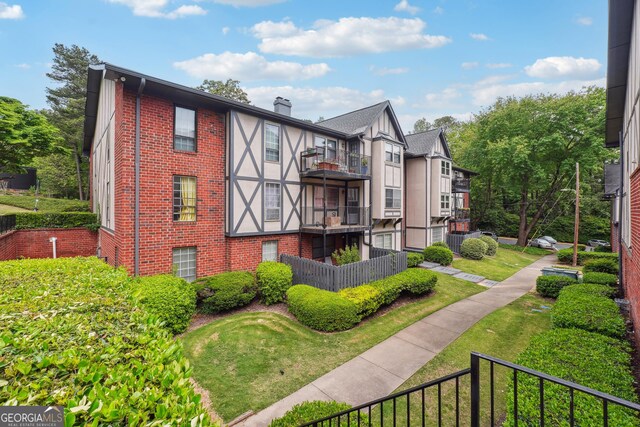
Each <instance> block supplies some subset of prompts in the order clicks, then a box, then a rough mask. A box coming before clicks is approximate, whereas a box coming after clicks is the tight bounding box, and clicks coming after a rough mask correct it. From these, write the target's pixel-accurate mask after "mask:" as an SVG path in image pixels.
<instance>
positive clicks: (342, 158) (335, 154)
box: [300, 147, 371, 181]
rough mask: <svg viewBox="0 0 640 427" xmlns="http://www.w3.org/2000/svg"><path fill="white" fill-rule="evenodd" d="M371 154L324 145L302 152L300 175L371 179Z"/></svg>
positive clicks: (342, 178) (304, 176) (305, 176)
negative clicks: (331, 148) (324, 146)
mask: <svg viewBox="0 0 640 427" xmlns="http://www.w3.org/2000/svg"><path fill="white" fill-rule="evenodd" d="M370 165H371V156H365V155H364V154H358V153H352V152H349V151H345V150H329V149H326V148H323V147H315V148H308V149H306V150H305V151H303V152H302V153H300V177H302V178H329V179H340V180H347V181H351V180H363V179H371V169H370Z"/></svg>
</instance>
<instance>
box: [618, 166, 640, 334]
mask: <svg viewBox="0 0 640 427" xmlns="http://www.w3.org/2000/svg"><path fill="white" fill-rule="evenodd" d="M628 194H629V198H630V201H631V218H630V219H631V242H630V243H631V248H632V251H630V250H629V248H627V247H624V248H622V250H621V251H620V252H621V254H622V262H623V266H622V270H623V272H624V287H625V297H626V298H627V299H628V300H629V305H630V310H631V319H632V320H633V325H634V330H635V335H636V342H637V343H640V169H637V170H636V171H635V173H634V174H633V175H632V176H631V185H630V188H629V192H628Z"/></svg>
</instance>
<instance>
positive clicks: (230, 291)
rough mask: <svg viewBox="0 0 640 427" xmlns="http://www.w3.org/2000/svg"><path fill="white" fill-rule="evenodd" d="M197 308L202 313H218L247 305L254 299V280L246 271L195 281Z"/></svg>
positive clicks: (255, 288)
mask: <svg viewBox="0 0 640 427" xmlns="http://www.w3.org/2000/svg"><path fill="white" fill-rule="evenodd" d="M194 287H195V289H196V292H197V295H198V307H199V309H200V310H201V311H202V312H203V313H219V312H221V311H225V310H231V309H232V308H236V307H242V306H244V305H247V304H249V303H250V302H251V301H253V299H254V298H255V297H256V294H257V292H258V288H257V286H256V279H255V277H253V274H251V273H249V272H248V271H231V272H228V273H221V274H216V275H215V276H210V277H203V278H200V279H198V280H196V281H195V283H194Z"/></svg>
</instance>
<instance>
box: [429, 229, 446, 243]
mask: <svg viewBox="0 0 640 427" xmlns="http://www.w3.org/2000/svg"><path fill="white" fill-rule="evenodd" d="M436 230H437V232H438V237H437V238H436ZM436 242H444V227H434V228H432V229H431V244H434V243H436Z"/></svg>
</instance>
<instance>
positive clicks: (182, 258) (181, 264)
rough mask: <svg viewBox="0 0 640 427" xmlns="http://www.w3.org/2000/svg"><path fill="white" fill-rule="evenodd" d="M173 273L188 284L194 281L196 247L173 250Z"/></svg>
mask: <svg viewBox="0 0 640 427" xmlns="http://www.w3.org/2000/svg"><path fill="white" fill-rule="evenodd" d="M173 271H174V274H175V275H176V276H178V277H182V278H183V279H184V280H186V281H188V282H193V281H194V280H196V247H195V246H191V247H187V248H173Z"/></svg>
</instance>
